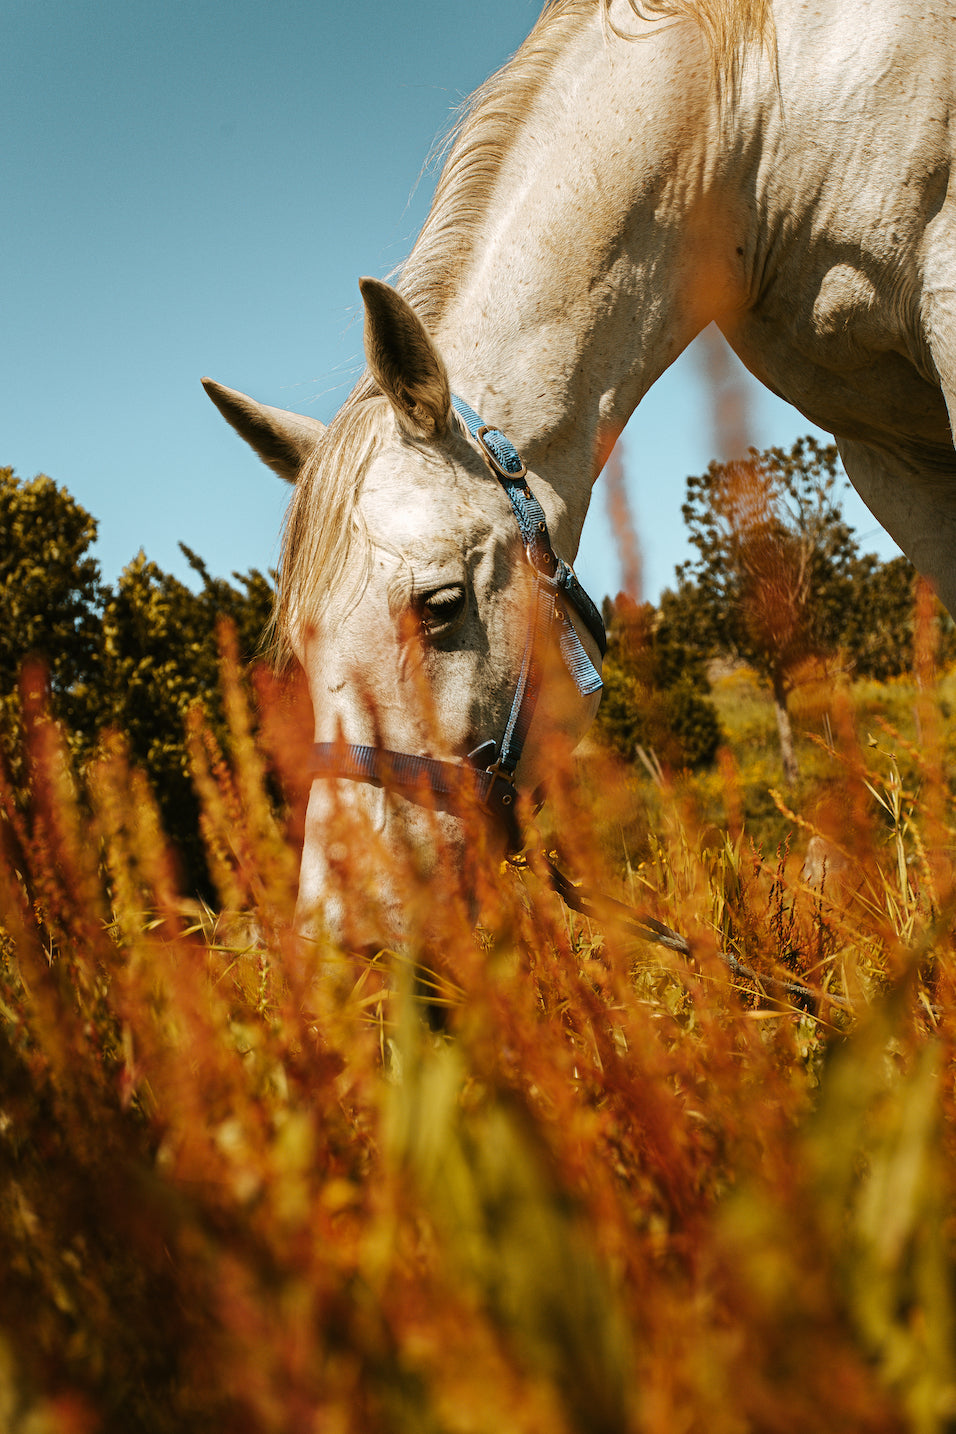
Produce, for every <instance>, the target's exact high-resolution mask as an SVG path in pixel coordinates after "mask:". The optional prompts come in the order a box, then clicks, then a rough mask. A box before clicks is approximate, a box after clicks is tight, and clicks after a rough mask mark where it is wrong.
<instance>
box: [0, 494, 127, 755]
mask: <svg viewBox="0 0 956 1434" xmlns="http://www.w3.org/2000/svg"><path fill="white" fill-rule="evenodd" d="M95 539H96V520H95V519H94V518H92V517H91V516H90V514H89V513H87V512H86V510H85V509H84V508H82V507H81V506H80V504H79V503H77V502H76V500H75V499H74V498H73V497H72V496H71V495H70V494H69V493H68V492H67V490H66V489H65V488H60V487H58V485H57V484H56V483H54V482H53V480H52V478H47V477H46V476H45V475H43V474H40V475H39V476H38V477H36V478H33V479H30V480H29V481H22V480H20V479H18V478H17V477H15V475H14V472H13V469H12V468H0V709H2V712H3V715H4V722H3V726H4V731H5V739H6V740H5V744H4V745H5V746H6V749H7V755H8V757H9V756H10V755H11V752H12V748H13V747H14V746H15V733H16V731H17V729H18V725H19V718H18V714H19V698H18V689H19V682H20V673H21V670H22V668H23V664H24V661H25V660H26V659H27V658H28V657H30V656H38V657H41V658H42V659H43V661H44V662H45V663H46V665H47V668H48V671H49V678H50V689H51V694H52V698H53V705H54V710H55V712H56V715H57V716H58V717H60V718H62V719H63V721H64V722H65V724H66V725H67V727H68V728H69V729H70V730H71V731H73V732H88V731H89V730H90V728H91V727H92V726H93V725H94V723H95V721H96V714H97V709H98V705H99V691H98V689H99V683H100V675H101V668H100V645H101V633H100V619H101V613H102V608H103V601H104V597H105V592H106V589H105V588H104V586H103V583H102V581H101V579H100V568H99V564H98V563H97V561H96V559H95V558H93V557H91V556H90V553H89V549H90V546H91V545H92V543H93V542H94V541H95Z"/></svg>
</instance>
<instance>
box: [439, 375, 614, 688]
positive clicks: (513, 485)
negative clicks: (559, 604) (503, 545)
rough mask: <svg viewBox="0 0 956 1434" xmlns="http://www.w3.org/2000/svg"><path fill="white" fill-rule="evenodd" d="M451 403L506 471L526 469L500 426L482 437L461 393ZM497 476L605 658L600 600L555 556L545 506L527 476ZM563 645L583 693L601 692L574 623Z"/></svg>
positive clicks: (529, 544) (527, 540)
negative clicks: (597, 601) (534, 491)
mask: <svg viewBox="0 0 956 1434" xmlns="http://www.w3.org/2000/svg"><path fill="white" fill-rule="evenodd" d="M451 402H452V407H453V408H454V410H455V412H456V413H457V414H458V415H459V417H460V418H461V419H462V421H463V422H464V424H465V427H466V428H467V429H468V432H469V433H470V434H471V436H472V438H473V439H474V440H475V441H476V442H477V443H479V444H480V445H481V446H483V447H486V448H488V449H489V450H490V451H491V453H492V454H493V456H494V458H495V460H496V462H497V463H498V465H499V466H500V467H501V468H503V469H504V471H505V473H506V474H508V473H514V474H519V473H523V472H524V464H523V463H522V461H521V458H520V457H519V455H518V451H517V449H516V448H515V446H514V444H513V443H512V442H511V439H510V438H508V437H507V436H506V435H505V434H504V433H502V432H501V430H500V429H498V428H489V429H486V431H485V432H484V433H482V435H481V437H480V438H479V437H478V433H479V430H480V429H482V428H484V427H485V425H484V424H483V423H482V421H481V419H480V418H479V416H478V414H477V413H476V412H475V410H474V409H473V408H472V407H471V405H470V404H467V403H466V402H465V401H464V399H462V398H459V397H458V395H457V394H452V398H451ZM496 477H497V478H498V481H499V483H500V484H501V486H502V488H504V490H505V492H506V493H507V495H508V498H509V500H510V502H511V508H512V511H513V512H514V515H515V519H516V521H517V524H518V528H519V530H520V532H521V539H522V542H523V543H524V545H525V548H526V549H527V550H528V555H529V557H530V559H531V562H532V566H533V567H534V568H535V570H536V571H537V572H538V573H539V574H540V573H544V574H545V575H546V577H548V578H550V580H551V582H552V583H554V584H555V585H556V586H557V589H558V596H560V597H561V598H562V599H563V600H564V601H565V602H567V603H569V604H570V605H571V606H572V607H573V608H574V610H575V611H576V612H577V614H578V616H579V617H580V618H581V619H582V621H583V622H584V624H585V626H586V627H587V629H588V631H589V632H590V633H591V636H592V637H593V638H594V640H595V642H596V643H597V646H598V649H599V650H600V652H601V655H602V657H603V655H604V653H605V652H606V651H607V634H606V633H605V630H604V621H603V619H602V617H601V614H600V612H599V611H598V609H597V607H596V605H595V604H594V603H593V602H592V600H591V598H590V597H589V596H588V594H587V593H586V592H585V591H584V589H583V588H582V586H581V584H580V583H579V582H578V580H577V577H576V575H575V573H574V571H573V569H572V568H571V566H570V564H569V563H566V562H564V561H563V560H562V559H561V558H558V557H556V556H555V552H554V549H553V548H552V546H551V537H550V535H549V533H548V524H547V520H546V518H545V516H544V509H543V508H542V507H541V504H540V503H539V502H538V500H537V498H536V497H535V496H534V494H533V493H532V491H531V489H530V488H529V487H528V484H527V482H526V481H525V479H524V478H523V477H522V478H514V479H509V478H507V477H502V475H501V474H500V473H499V474H496ZM560 648H561V655H562V657H563V658H564V662H565V666H566V667H567V669H568V672H569V673H570V674H571V677H572V678H573V680H574V682H575V685H576V686H577V689H578V691H579V692H580V693H581V695H582V696H583V697H587V696H590V695H591V693H593V692H599V691H600V689H601V688H602V687H603V685H604V684H603V683H602V681H601V677H600V674H599V673H598V672H597V670H596V668H595V667H594V664H593V663H592V662H591V659H590V658H589V657H588V655H587V653H586V652H585V650H584V646H583V644H582V642H581V639H580V638H579V637H578V635H577V633H576V632H575V630H574V627H573V625H572V624H571V623H570V622H567V623H564V624H563V625H562V630H561V636H560Z"/></svg>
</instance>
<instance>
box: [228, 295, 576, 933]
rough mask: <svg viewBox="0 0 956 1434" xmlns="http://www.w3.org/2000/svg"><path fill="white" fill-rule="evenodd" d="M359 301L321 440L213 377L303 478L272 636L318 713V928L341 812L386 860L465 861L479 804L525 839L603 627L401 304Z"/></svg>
mask: <svg viewBox="0 0 956 1434" xmlns="http://www.w3.org/2000/svg"><path fill="white" fill-rule="evenodd" d="M361 289H362V296H363V300H364V303H365V352H366V358H367V362H368V374H367V376H366V378H365V379H364V380H363V381H362V383H360V385H359V386H358V388H357V389H356V390H355V391H354V392H353V394H352V395H351V396H350V398H349V399H348V400H347V401H346V403H345V405H344V406H343V408H342V409H341V410H340V411H339V413H338V414H337V415H336V417H335V418H334V419H333V420H332V422H331V424H330V425H329V426H328V428H325V427H324V426H323V425H321V424H319V423H318V422H317V421H316V420H314V419H309V418H304V417H302V416H301V415H298V414H294V413H288V412H286V411H284V410H280V409H275V408H270V407H267V406H265V405H262V404H258V403H256V402H255V401H254V400H252V399H249V398H247V397H245V396H244V395H242V394H238V393H236V392H234V391H233V390H230V389H224V388H222V387H221V386H220V385H217V384H213V383H212V382H211V381H209V380H204V383H205V384H206V388H207V391H208V392H209V395H210V397H211V398H212V399H213V401H214V402H215V403H216V405H217V407H218V408H219V409H220V411H221V412H222V413H223V415H224V417H225V418H226V419H227V420H228V421H229V423H231V424H232V426H233V427H234V428H235V429H236V430H237V431H238V432H239V433H240V434H241V436H242V437H243V438H245V439H246V440H247V442H249V443H250V444H251V445H252V447H253V448H254V449H255V450H256V452H257V453H258V454H259V456H260V457H261V458H262V459H263V460H264V461H265V462H266V463H267V464H268V465H269V466H270V467H272V468H273V469H274V470H275V471H276V472H277V473H279V474H280V475H281V476H282V477H283V478H285V479H287V480H289V481H292V482H294V484H295V491H294V494H293V498H292V503H291V507H290V511H289V515H288V521H287V526H286V534H285V543H284V549H283V556H282V562H281V565H280V578H279V589H278V595H277V612H276V630H277V633H278V639H279V642H280V644H284V645H285V648H286V650H287V651H290V652H291V653H293V654H294V656H295V658H296V659H297V660H298V662H299V663H300V664H301V666H302V668H303V670H304V672H305V674H306V677H307V680H308V684H309V690H310V695H311V699H312V704H313V709H314V713H315V741H316V747H315V749H314V750H315V753H316V775H315V780H314V782H313V785H312V790H311V795H310V800H309V808H308V813H307V817H306V834H305V844H304V848H303V857H302V867H301V872H300V889H299V906H298V912H297V921H298V924H299V926H300V928H302V929H304V930H306V931H308V930H311V929H313V928H315V927H316V926H318V925H319V924H320V923H321V921H322V920H323V919H324V918H327V917H328V914H329V892H328V886H329V863H328V851H327V842H328V828H329V823H330V820H331V819H332V815H333V813H334V811H335V810H340V809H341V808H342V806H344V807H346V808H348V809H352V810H353V811H355V810H361V811H363V812H364V813H365V815H366V818H367V819H368V820H370V821H371V823H372V824H373V826H374V827H375V828H376V829H377V831H378V832H379V834H380V838H381V839H382V840H383V841H384V843H385V845H386V846H387V847H394V846H395V845H396V844H401V845H403V846H404V847H405V848H406V849H408V848H409V846H410V847H411V848H412V849H414V850H415V851H416V852H417V853H419V855H420V854H421V853H423V852H425V853H427V852H429V851H431V852H434V849H435V846H436V841H437V844H438V846H439V847H440V848H441V850H442V851H443V853H444V855H445V859H451V860H454V859H455V855H456V853H457V854H459V855H460V854H461V853H462V851H463V845H464V842H465V840H466V838H465V827H464V825H463V807H467V806H469V805H470V806H471V807H474V806H476V805H477V806H478V807H481V808H483V809H484V811H485V813H486V814H487V816H488V818H489V825H490V826H491V827H493V828H494V830H495V832H496V833H497V836H496V840H499V841H500V842H501V843H503V844H505V845H507V844H510V845H515V843H516V841H517V840H518V837H517V835H516V831H517V829H516V825H515V821H514V813H515V812H516V811H517V808H518V807H519V805H520V802H521V798H520V793H521V792H530V791H532V790H533V789H535V788H537V787H538V786H539V785H540V784H541V783H542V782H543V781H544V780H545V779H546V777H547V771H546V766H547V760H548V758H547V754H548V751H549V736H551V735H552V734H560V735H561V736H562V738H563V739H564V740H565V742H567V741H570V742H572V743H573V742H575V741H577V740H578V739H579V737H580V736H581V735H582V734H583V732H584V731H585V730H586V728H587V726H588V725H589V724H590V722H591V721H592V719H593V717H594V715H595V712H596V710H597V705H598V701H599V692H600V679H599V677H598V675H597V670H596V668H599V666H600V650H602V649H601V648H600V642H601V636H602V633H601V625H600V619H599V617H598V616H597V614H596V613H595V611H594V609H593V605H592V604H590V600H589V599H587V597H586V595H584V594H583V593H582V592H581V589H580V588H579V586H578V584H577V582H576V579H575V578H574V575H573V572H572V571H571V569H570V568H569V567H568V566H567V565H566V564H565V563H563V562H562V561H561V560H560V559H559V558H557V557H556V555H555V554H554V553H553V550H552V549H551V547H550V541H549V539H548V527H547V519H546V517H545V514H544V511H543V509H542V508H541V507H540V506H539V505H538V502H537V499H536V498H535V496H534V485H535V475H534V474H526V472H525V470H524V469H523V465H522V464H521V462H520V459H518V457H517V454H516V453H515V450H514V449H513V447H512V446H511V444H510V443H509V442H508V440H507V439H506V438H505V437H504V435H502V434H500V433H498V432H497V431H496V430H490V431H489V430H487V429H486V428H485V427H484V426H483V425H481V424H480V421H479V420H478V418H477V415H476V414H474V413H473V411H472V410H471V409H470V408H469V407H468V405H467V403H464V402H462V401H461V400H459V399H457V398H455V397H454V396H453V394H452V392H451V385H450V382H449V376H448V372H447V370H446V366H445V363H444V362H443V359H442V357H441V355H440V354H439V352H438V351H437V348H436V346H435V344H434V342H433V341H432V338H431V336H430V335H429V333H428V331H427V330H426V328H425V326H424V325H423V323H422V322H421V321H420V319H419V318H418V316H417V315H416V313H415V311H414V310H413V309H412V308H411V307H410V306H409V304H408V303H406V301H405V300H404V299H403V298H401V296H400V295H399V294H398V293H397V292H396V291H395V290H394V289H392V288H390V287H389V286H388V285H386V284H383V283H380V282H378V281H377V280H371V279H365V280H363V281H362V283H361ZM555 653H561V654H563V655H564V658H565V661H564V662H561V661H560V660H554V656H553V655H554V654H555ZM539 698H540V700H539ZM426 860H427V857H426Z"/></svg>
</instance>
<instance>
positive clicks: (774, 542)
mask: <svg viewBox="0 0 956 1434" xmlns="http://www.w3.org/2000/svg"><path fill="white" fill-rule="evenodd" d="M837 461H838V460H837V450H836V448H835V446H834V445H832V444H830V445H827V446H826V447H822V446H821V445H820V444H818V443H817V442H816V440H815V439H814V438H812V437H808V438H804V439H800V440H799V441H798V442H797V443H796V444H794V446H793V447H792V448H791V449H790V451H789V453H787V452H784V451H783V450H782V449H779V448H770V449H767V450H766V451H765V452H764V453H757V452H756V450H753V449H752V450H751V451H750V453H749V455H748V456H747V458H746V459H744V460H741V461H739V462H734V463H725V464H721V463H716V462H715V463H711V464H710V466H709V468H708V470H707V472H706V473H705V474H703V475H702V476H699V477H691V478H688V480H687V501H686V502H685V504H684V507H683V514H684V518H685V521H686V522H687V524H688V528H689V533H690V540H691V542H692V543H693V544H694V546H695V547H696V548H697V552H698V556H697V558H696V559H694V560H693V561H692V562H690V563H686V564H684V566H683V567H682V568H681V569H680V570H679V572H678V576H679V579H680V589H679V592H678V594H677V595H676V598H675V601H676V602H677V604H678V605H679V607H680V608H681V610H682V611H683V614H684V619H685V624H686V625H687V627H688V630H691V631H693V632H694V633H695V635H696V640H697V642H698V643H700V645H701V647H702V648H703V649H704V650H705V651H708V652H710V653H722V654H728V655H730V656H732V657H734V658H736V659H738V660H742V661H744V662H746V663H748V664H749V665H751V666H752V667H753V668H754V669H755V670H756V671H757V672H758V673H759V674H760V675H761V676H762V677H763V678H764V679H765V680H766V681H767V682H768V684H769V686H770V688H771V691H772V692H773V696H774V702H775V704H776V712H777V723H778V730H779V740H780V747H781V754H782V757H783V762H784V772H785V776H786V778H787V780H788V781H789V782H791V783H792V782H793V781H795V780H796V777H797V763H796V757H795V752H794V742H793V734H792V729H791V725H790V713H789V703H790V695H791V693H792V691H793V688H794V685H795V683H796V682H797V681H798V679H799V676H800V674H801V672H802V671H803V670H804V668H805V666H806V664H807V663H808V660H820V659H826V660H828V661H829V662H830V663H831V665H836V666H841V665H842V666H844V667H846V668H847V669H848V670H850V671H853V672H855V673H857V674H858V675H861V676H874V677H878V678H881V679H884V678H886V677H889V676H893V675H897V674H899V673H902V672H906V671H909V670H910V668H911V666H912V662H913V621H912V615H913V601H914V581H915V573H914V570H913V568H912V566H911V565H910V564H909V563H908V562H907V561H906V559H904V558H899V559H897V560H895V561H893V562H890V563H885V564H882V563H880V562H878V560H877V559H876V558H875V557H873V556H872V555H865V556H861V555H860V553H859V551H858V548H857V544H856V540H855V538H854V536H853V533H852V530H851V529H850V528H849V527H848V526H847V524H846V522H845V520H844V518H843V516H842V512H841V509H840V504H839V491H838V490H839V484H840V478H839V471H838V467H837ZM944 641H945V644H946V651H947V652H949V653H953V652H956V642H954V638H953V625H952V623H951V622H950V621H949V620H948V619H946V622H945V639H944Z"/></svg>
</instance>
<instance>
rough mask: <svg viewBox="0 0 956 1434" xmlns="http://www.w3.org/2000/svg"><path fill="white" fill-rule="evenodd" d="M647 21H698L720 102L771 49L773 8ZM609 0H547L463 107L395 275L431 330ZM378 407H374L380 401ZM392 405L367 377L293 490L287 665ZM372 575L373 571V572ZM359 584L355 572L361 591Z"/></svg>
mask: <svg viewBox="0 0 956 1434" xmlns="http://www.w3.org/2000/svg"><path fill="white" fill-rule="evenodd" d="M628 4H629V6H630V8H631V10H632V12H633V14H634V15H635V17H636V18H637V19H639V20H643V21H645V22H646V21H655V20H663V21H672V22H673V21H680V20H686V21H691V22H694V23H696V24H697V25H698V26H699V27H700V29H701V31H702V33H703V35H704V38H705V40H706V42H707V47H708V50H709V53H710V60H711V69H712V76H713V80H714V84H715V87H716V90H717V94H718V98H720V97H722V96H723V95H725V94H726V93H727V92H730V93H731V94H733V93H734V91H735V88H736V84H737V80H738V77H739V73H740V67H741V65H742V62H743V56H744V55H745V53H746V52H747V49H748V47H750V46H751V45H754V44H757V43H759V44H760V45H762V46H763V47H764V48H766V49H768V50H771V51H772V50H773V35H774V30H773V13H772V0H628ZM610 5H611V0H547V3H546V4H545V6H544V9H543V10H542V11H541V14H540V16H539V17H538V20H537V22H536V24H535V26H534V28H533V30H532V31H531V33H530V35H529V36H528V38H527V40H525V42H524V44H523V45H521V47H520V48H519V50H518V51H517V52H516V54H515V55H513V56H512V58H511V59H510V60H509V61H507V63H506V64H505V65H503V66H502V68H501V69H500V70H498V71H497V72H496V73H495V74H494V75H492V76H491V78H490V79H488V80H486V82H485V83H484V84H483V85H481V86H480V87H479V89H477V90H476V91H475V92H474V94H473V95H472V96H471V97H470V98H469V99H468V100H467V101H466V102H465V104H464V106H463V107H462V109H461V110H460V112H459V114H458V117H457V119H456V120H455V122H454V124H453V125H452V127H451V129H450V131H449V133H448V135H447V136H446V138H445V140H444V142H443V143H442V144H441V145H440V146H439V149H438V152H437V156H436V157H437V158H440V157H442V156H444V157H445V163H444V166H443V168H442V171H441V174H440V176H439V179H438V183H437V185H436V188H435V194H434V198H433V200H432V204H431V208H430V210H429V213H428V217H427V219H426V221H425V224H424V226H423V228H422V231H421V233H420V235H419V236H418V239H417V240H416V242H415V244H414V246H413V248H412V251H411V253H410V254H409V256H408V259H407V260H406V261H405V263H404V265H403V266H402V267H401V270H400V272H399V274H398V275H397V278H396V286H397V288H398V290H399V292H400V293H401V294H402V295H403V296H404V297H405V298H406V299H407V300H408V302H409V303H410V304H411V305H412V307H413V308H414V309H415V310H416V312H417V313H418V315H419V317H420V318H421V319H422V322H423V323H424V324H425V326H426V328H430V329H432V330H433V331H434V329H435V328H436V327H437V325H438V323H439V321H440V319H441V317H442V314H443V312H444V309H445V307H446V305H447V303H448V301H449V299H450V298H451V296H452V295H453V293H454V292H455V288H456V284H457V280H458V279H459V277H460V275H461V273H462V272H463V269H464V268H465V267H466V266H467V263H468V258H469V256H470V254H471V252H472V251H473V249H474V246H475V245H476V244H477V243H478V242H480V235H481V232H482V221H483V219H484V216H485V214H486V213H487V208H488V204H489V202H490V200H491V196H492V194H493V192H494V187H495V182H496V180H497V178H498V176H499V174H500V172H501V167H502V164H503V161H504V159H505V157H506V155H507V153H508V151H509V149H510V147H511V145H512V143H513V141H514V137H515V133H516V129H517V127H518V125H519V124H520V122H521V120H522V119H523V118H524V117H526V116H527V115H529V114H530V113H531V111H532V107H533V103H534V100H535V98H536V97H537V95H538V94H539V93H540V91H541V89H542V88H543V86H544V85H545V83H546V81H547V80H548V77H549V75H550V74H551V72H552V69H553V66H554V62H555V59H556V57H557V56H558V55H559V54H560V53H561V52H562V51H563V49H564V48H565V46H567V45H568V44H569V43H571V41H573V39H574V38H575V36H576V35H577V34H578V33H579V32H580V31H581V30H582V29H584V27H585V26H586V25H587V24H588V23H589V22H590V21H591V20H593V18H594V15H595V12H596V11H599V12H600V15H601V20H602V23H603V25H604V26H605V29H606V31H607V32H608V33H613V34H615V35H617V36H619V37H621V38H623V39H626V40H632V39H634V38H635V36H634V35H632V34H631V33H629V32H628V31H626V30H621V29H620V28H619V27H618V26H615V25H613V24H612V22H611V19H610ZM376 399H378V400H379V401H378V402H376V401H375V400H376ZM385 414H386V406H385V404H384V402H383V401H381V395H380V394H379V390H378V389H377V387H376V385H375V383H374V381H373V380H372V379H371V377H370V376H369V375H368V373H365V374H364V375H363V376H362V378H361V379H360V380H359V382H358V384H357V385H356V387H355V388H354V389H353V390H352V392H351V393H350V395H349V396H348V398H347V399H346V400H345V402H344V404H343V405H342V407H341V408H340V409H339V411H338V413H337V414H336V416H335V418H334V419H333V420H332V422H331V424H330V425H329V428H328V431H327V432H326V434H325V437H324V438H323V440H322V442H321V444H320V445H319V447H318V449H317V451H316V453H315V454H314V455H313V458H312V460H311V461H310V463H309V464H308V465H307V467H306V469H305V471H304V472H303V473H302V474H301V475H300V477H299V480H298V483H297V484H296V489H295V493H294V495H293V499H292V503H291V504H290V507H289V513H288V517H287V520H286V526H285V533H284V537H283V544H282V557H281V561H280V565H279V587H278V595H277V602H276V615H275V618H274V622H273V634H272V646H273V651H274V655H275V656H276V659H277V660H278V661H282V660H284V659H285V658H286V657H287V656H288V652H289V647H290V644H292V643H293V642H294V639H295V630H296V629H298V630H299V631H301V630H302V629H303V628H304V627H308V626H309V625H317V624H318V623H319V622H320V621H321V616H322V612H323V609H324V607H325V604H326V602H327V600H328V598H329V596H330V595H331V594H332V593H333V592H335V591H337V590H340V585H341V583H342V581H343V580H344V578H345V574H346V572H347V570H348V569H349V567H350V559H351V558H352V557H353V555H354V553H355V551H356V545H357V540H358V541H359V542H361V541H363V540H364V542H365V544H366V547H365V554H366V564H367V553H368V548H367V536H366V535H364V533H363V532H362V531H361V527H360V524H359V521H358V517H357V510H356V500H357V497H358V493H359V490H360V488H361V482H362V478H363V476H364V471H365V468H366V467H367V464H368V462H369V459H370V457H371V454H372V452H373V449H374V440H375V437H376V434H377V433H378V432H379V430H380V429H381V427H382V424H383V423H384V421H385ZM366 572H367V566H366ZM359 580H360V579H359V575H358V574H356V582H358V581H359Z"/></svg>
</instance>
